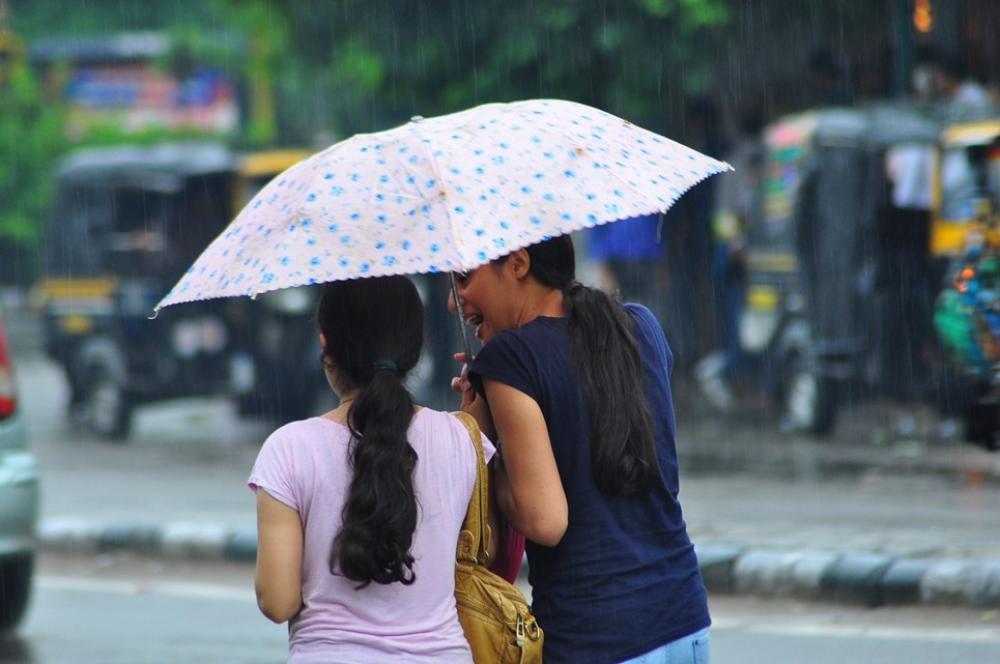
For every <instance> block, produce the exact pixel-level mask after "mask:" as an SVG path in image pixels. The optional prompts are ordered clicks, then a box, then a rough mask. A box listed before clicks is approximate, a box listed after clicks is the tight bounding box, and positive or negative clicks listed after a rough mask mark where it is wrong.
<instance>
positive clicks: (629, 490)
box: [527, 235, 659, 496]
mask: <svg viewBox="0 0 1000 664" xmlns="http://www.w3.org/2000/svg"><path fill="white" fill-rule="evenodd" d="M527 251H528V256H529V257H530V258H531V268H530V270H529V273H530V274H531V275H532V276H533V277H534V278H535V279H536V280H537V281H538V282H539V283H541V284H542V285H544V286H548V287H550V288H556V289H559V290H561V291H562V293H563V308H564V309H565V310H566V316H567V318H568V328H569V335H570V355H571V357H572V362H573V369H574V372H575V374H576V378H577V380H579V381H580V387H581V389H582V391H583V395H584V398H585V399H586V403H587V406H588V410H589V411H590V463H591V472H592V474H593V478H594V482H595V483H596V484H597V487H598V489H599V490H600V491H601V492H602V493H604V494H606V495H612V496H633V495H642V494H645V493H647V492H648V491H649V490H650V489H651V488H652V487H653V486H654V484H655V482H656V478H657V475H658V473H659V470H658V467H657V463H656V444H655V441H654V437H653V427H652V417H651V416H650V412H649V405H648V401H647V399H646V391H645V371H644V370H643V364H642V358H641V356H640V354H639V347H638V344H637V343H636V341H635V336H634V335H633V332H632V321H631V319H630V318H629V316H628V314H627V312H626V311H625V309H624V308H623V307H622V305H621V303H619V302H617V301H616V300H614V299H612V298H611V297H609V296H608V295H607V294H606V293H604V292H603V291H600V290H598V289H595V288H589V287H587V286H584V285H583V284H581V283H579V282H578V281H576V257H575V254H574V251H573V241H572V239H571V238H570V237H569V236H568V235H562V236H559V237H555V238H552V239H550V240H546V241H545V242H541V243H539V244H535V245H532V246H531V247H529V248H528V250H527Z"/></svg>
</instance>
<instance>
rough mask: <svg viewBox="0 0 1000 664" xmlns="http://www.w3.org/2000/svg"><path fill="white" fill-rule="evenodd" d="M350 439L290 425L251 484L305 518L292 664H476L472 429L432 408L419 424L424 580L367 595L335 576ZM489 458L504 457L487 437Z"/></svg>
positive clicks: (275, 437)
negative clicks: (469, 561) (459, 589)
mask: <svg viewBox="0 0 1000 664" xmlns="http://www.w3.org/2000/svg"><path fill="white" fill-rule="evenodd" d="M350 437H351V435H350V431H349V430H348V429H347V427H345V426H343V425H342V424H338V423H337V422H333V421H332V420H328V419H325V418H321V417H314V418H311V419H308V420H302V421H299V422H292V423H291V424H287V425H285V426H283V427H281V428H280V429H278V430H277V431H275V432H274V433H273V434H271V435H270V436H269V437H268V439H267V441H266V442H265V443H264V446H263V447H262V448H261V450H260V454H259V455H258V456H257V462H256V463H255V464H254V468H253V471H252V472H251V474H250V479H249V481H248V484H249V486H250V488H251V489H253V490H254V491H256V489H257V488H258V487H259V488H262V489H264V490H266V491H267V492H268V493H269V494H270V495H271V496H273V497H274V498H276V499H277V500H279V501H281V502H282V503H285V504H286V505H288V506H289V507H291V508H293V509H295V510H296V511H297V512H298V513H299V516H300V517H301V518H302V527H303V530H304V532H305V540H304V550H303V557H302V602H303V606H302V611H301V612H300V613H299V614H298V615H297V616H296V617H295V618H293V619H292V620H291V621H290V622H289V627H288V634H289V635H288V641H289V644H288V647H289V662H294V663H296V664H306V663H312V662H333V661H336V662H359V663H363V664H371V663H372V662H383V661H407V662H463V663H467V662H471V661H472V655H471V653H470V651H469V646H468V643H467V642H466V640H465V635H464V633H463V632H462V627H461V625H460V624H459V622H458V614H457V613H456V611H455V547H456V545H457V542H458V531H459V529H460V528H461V526H462V521H463V520H464V519H465V512H466V509H467V508H468V505H469V498H470V496H471V495H472V488H473V486H474V484H475V477H476V452H475V449H474V448H473V447H472V442H471V440H470V439H469V433H468V430H467V429H466V428H465V427H464V426H463V425H462V423H461V422H460V421H458V419H456V418H455V417H454V416H452V415H450V414H448V413H442V412H439V411H436V410H431V409H429V408H422V409H420V410H419V411H417V413H416V414H415V415H414V417H413V420H412V422H411V423H410V430H409V434H408V439H409V441H410V445H412V446H413V449H414V450H416V452H417V457H418V458H417V465H416V468H415V469H414V471H413V483H414V489H415V491H416V495H417V504H418V516H417V530H416V532H415V533H414V535H413V545H412V547H411V549H410V550H411V553H412V554H413V557H414V559H415V562H414V566H413V571H414V573H415V574H416V581H415V582H414V583H413V584H412V585H409V586H404V585H403V584H401V583H393V584H389V585H380V584H377V583H371V584H369V585H368V586H367V587H366V588H364V589H361V590H355V586H356V585H357V583H356V582H354V581H350V580H348V579H346V578H344V577H343V576H335V575H333V574H331V573H330V567H329V560H330V550H331V546H332V544H333V538H334V537H335V536H336V534H337V533H338V532H339V531H340V524H341V510H342V509H343V506H344V500H345V498H346V494H347V491H348V489H349V487H350V482H351V469H350V466H349V464H348V454H347V453H348V443H349V442H350ZM483 451H484V453H485V456H486V460H487V461H489V460H490V459H491V458H492V456H493V453H494V448H493V445H492V444H491V443H490V441H489V440H487V438H486V436H483Z"/></svg>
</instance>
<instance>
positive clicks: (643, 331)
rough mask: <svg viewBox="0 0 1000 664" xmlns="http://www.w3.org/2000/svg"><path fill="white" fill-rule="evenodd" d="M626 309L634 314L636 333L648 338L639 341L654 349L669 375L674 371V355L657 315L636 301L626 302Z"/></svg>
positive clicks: (660, 363) (659, 362)
mask: <svg viewBox="0 0 1000 664" xmlns="http://www.w3.org/2000/svg"><path fill="white" fill-rule="evenodd" d="M625 310H626V311H628V312H629V314H631V316H632V320H633V322H634V324H635V327H636V329H635V333H636V334H637V335H638V336H641V337H642V338H643V339H645V340H646V343H645V344H643V343H641V341H640V340H638V339H637V341H640V346H645V347H647V348H651V349H652V352H654V353H655V354H656V356H657V357H656V359H657V360H658V364H659V365H660V366H664V367H666V369H667V375H668V376H669V375H670V374H671V372H672V371H673V366H674V356H673V354H672V353H671V352H670V345H669V344H668V343H667V337H666V335H665V334H664V333H663V328H662V327H661V326H660V323H659V321H657V320H656V316H654V315H653V312H652V311H650V310H649V309H648V308H646V307H645V306H643V305H641V304H636V303H634V302H630V303H628V304H626V305H625Z"/></svg>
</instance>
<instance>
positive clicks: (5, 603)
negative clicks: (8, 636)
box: [0, 554, 34, 633]
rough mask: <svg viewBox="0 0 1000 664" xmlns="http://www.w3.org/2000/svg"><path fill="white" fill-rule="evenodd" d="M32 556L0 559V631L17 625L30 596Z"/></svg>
mask: <svg viewBox="0 0 1000 664" xmlns="http://www.w3.org/2000/svg"><path fill="white" fill-rule="evenodd" d="M33 569H34V557H33V556H31V555H30V554H22V555H17V556H11V557H9V558H2V559H0V633H3V632H7V631H9V630H11V629H13V628H14V627H17V625H18V623H19V622H21V618H22V617H24V612H25V609H27V608H28V600H29V599H30V598H31V575H32V571H33Z"/></svg>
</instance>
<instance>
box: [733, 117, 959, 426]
mask: <svg viewBox="0 0 1000 664" xmlns="http://www.w3.org/2000/svg"><path fill="white" fill-rule="evenodd" d="M938 134H939V125H938V123H937V122H936V121H934V120H933V119H932V118H931V117H929V116H927V115H925V114H922V113H920V112H918V111H916V110H915V109H912V108H907V107H903V106H898V105H873V106H868V107H859V108H831V109H823V110H819V111H814V112H809V113H805V114H801V115H796V116H790V117H786V118H782V119H780V120H778V121H777V122H775V123H772V124H771V125H770V126H768V127H767V128H766V129H765V132H764V136H765V146H766V157H765V164H764V175H763V183H762V186H763V206H762V208H763V209H762V212H761V218H760V219H757V220H754V221H752V222H751V224H750V228H749V233H748V238H747V268H748V283H749V286H748V292H747V300H746V308H745V310H744V312H743V316H742V319H741V324H740V337H741V345H742V348H743V350H744V351H745V353H746V354H747V355H748V356H749V357H750V358H753V359H754V360H755V361H756V364H757V368H758V371H759V374H760V377H761V380H762V383H763V384H764V385H765V387H766V389H767V390H768V391H769V392H770V393H771V394H772V395H773V397H774V399H775V401H776V402H777V403H778V404H779V408H778V411H779V412H780V416H781V417H782V419H783V421H784V423H785V425H786V426H788V427H790V428H795V429H802V430H807V431H810V432H812V433H814V434H818V435H826V434H829V433H830V432H831V430H832V429H833V427H834V425H835V420H836V413H837V409H838V406H839V405H840V404H841V403H842V402H843V400H844V399H845V398H846V397H847V396H848V395H850V396H851V398H854V399H857V398H859V396H861V395H869V396H870V395H876V396H886V395H888V396H891V397H894V398H900V399H904V400H905V399H915V398H924V397H927V396H929V395H932V394H934V393H935V392H936V391H938V390H939V389H945V390H947V387H944V388H942V387H941V386H940V385H939V381H940V380H941V378H942V373H941V370H940V366H939V365H940V361H939V355H940V354H939V353H938V352H937V351H936V348H935V339H934V334H933V327H932V324H931V316H932V310H931V304H930V303H931V302H933V291H934V290H935V289H936V288H937V284H936V283H935V281H936V280H935V279H934V278H933V277H932V273H931V260H930V255H929V252H928V233H929V224H930V218H929V208H930V181H931V179H930V175H931V167H932V163H933V161H932V159H933V148H934V145H935V142H936V140H937V137H938Z"/></svg>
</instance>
